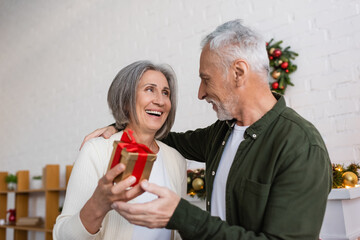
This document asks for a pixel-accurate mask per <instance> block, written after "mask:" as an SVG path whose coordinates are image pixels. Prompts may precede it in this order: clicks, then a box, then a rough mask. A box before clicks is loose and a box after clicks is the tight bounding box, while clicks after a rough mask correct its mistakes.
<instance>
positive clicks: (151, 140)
mask: <svg viewBox="0 0 360 240" xmlns="http://www.w3.org/2000/svg"><path fill="white" fill-rule="evenodd" d="M129 129H131V130H132V131H133V136H134V138H135V140H136V142H137V143H141V144H144V145H146V146H148V147H149V148H150V150H151V151H153V152H155V153H157V152H158V151H159V147H158V146H157V144H156V142H155V133H144V132H141V131H139V130H138V129H136V128H132V127H131V126H127V127H126V128H125V129H124V132H125V131H127V130H129Z"/></svg>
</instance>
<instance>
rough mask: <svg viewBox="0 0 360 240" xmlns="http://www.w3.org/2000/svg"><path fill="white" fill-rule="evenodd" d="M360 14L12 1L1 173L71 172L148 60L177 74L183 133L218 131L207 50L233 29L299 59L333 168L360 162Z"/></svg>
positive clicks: (2, 63)
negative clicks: (135, 67)
mask: <svg viewBox="0 0 360 240" xmlns="http://www.w3.org/2000/svg"><path fill="white" fill-rule="evenodd" d="M359 9H360V0H343V1H327V0H308V1H293V0H291V1H287V0H278V1H265V0H262V1H250V0H227V1H220V0H197V1H192V0H183V1H170V0H163V1H160V0H156V1H146V0H137V1H131V0H124V1H116V0H112V1H110V0H108V1H95V0H89V1H71V0H63V1H48V0H33V1H26V0H18V1H10V0H7V1H6V0H5V1H1V3H0V33H1V34H0V53H1V54H0V113H1V114H0V133H1V135H0V171H3V170H7V171H10V172H15V171H17V170H20V169H30V170H31V173H32V174H33V175H35V174H39V173H41V167H42V166H44V165H45V164H48V163H61V164H62V165H66V164H72V163H73V161H74V160H75V158H76V156H77V154H78V148H79V145H80V143H81V141H82V139H83V137H84V136H85V135H86V134H87V133H89V132H91V131H92V130H94V129H95V128H97V127H102V126H105V125H107V124H109V123H112V122H113V120H112V117H111V115H110V114H109V110H108V107H107V103H106V94H107V89H108V87H109V85H110V83H111V81H112V79H113V77H114V76H115V74H116V73H117V72H118V70H119V69H120V68H121V67H123V66H125V65H126V64H128V63H131V62H133V61H135V60H138V59H150V60H154V61H156V62H166V63H169V64H171V65H172V66H173V67H174V69H175V71H176V73H177V76H178V81H179V94H180V98H179V108H178V113H177V119H176V123H175V126H174V130H178V131H180V130H186V129H194V128H197V127H204V126H207V125H209V124H210V123H212V122H213V121H214V120H215V119H216V116H215V113H214V112H213V111H212V109H211V106H210V105H208V104H206V103H205V102H202V101H199V100H197V88H198V85H199V78H198V65H199V63H198V61H199V54H200V47H199V43H200V40H201V38H202V37H203V36H204V35H205V34H206V33H209V32H210V31H212V30H213V29H214V28H215V27H216V26H217V25H219V24H220V23H223V22H224V21H227V20H231V19H234V18H242V19H244V20H245V24H247V25H250V26H253V27H254V28H256V29H258V30H260V31H261V32H262V33H263V34H264V36H265V37H266V38H267V39H270V38H275V39H276V40H284V44H283V46H287V45H290V46H291V47H292V50H294V51H296V52H298V53H299V54H300V56H299V57H298V58H297V59H296V63H297V65H298V71H297V72H295V73H294V74H293V75H292V81H293V82H294V84H295V87H293V88H291V87H290V88H289V89H288V91H287V93H286V99H287V100H288V104H289V105H290V106H292V107H294V109H295V110H297V111H298V112H299V113H300V114H302V115H303V116H304V117H306V118H307V119H309V120H310V121H312V122H313V123H314V124H315V125H316V126H317V127H318V128H319V130H320V132H321V133H322V135H323V137H324V139H325V141H326V144H327V146H328V149H329V153H330V157H331V160H332V161H333V162H336V163H347V164H348V163H351V162H354V161H356V162H360V150H359V149H360V121H359V120H360V110H359V105H360V24H359V22H360V13H359V11H360V10H359Z"/></svg>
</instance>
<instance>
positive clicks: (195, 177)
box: [187, 169, 206, 199]
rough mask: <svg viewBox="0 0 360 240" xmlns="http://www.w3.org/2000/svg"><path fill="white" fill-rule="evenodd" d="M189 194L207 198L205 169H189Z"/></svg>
mask: <svg viewBox="0 0 360 240" xmlns="http://www.w3.org/2000/svg"><path fill="white" fill-rule="evenodd" d="M187 183H188V184H187V194H188V195H189V196H190V197H195V196H197V197H198V198H200V199H205V197H206V190H205V169H195V170H187Z"/></svg>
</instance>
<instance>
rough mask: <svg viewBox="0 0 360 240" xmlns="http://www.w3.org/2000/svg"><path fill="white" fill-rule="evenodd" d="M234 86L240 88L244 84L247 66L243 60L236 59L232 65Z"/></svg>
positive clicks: (247, 71)
mask: <svg viewBox="0 0 360 240" xmlns="http://www.w3.org/2000/svg"><path fill="white" fill-rule="evenodd" d="M233 71H234V74H235V82H236V86H237V87H240V86H242V85H243V84H245V82H246V79H247V77H246V76H247V75H248V73H249V64H248V63H247V62H246V61H245V60H243V59H236V60H235V61H234V64H233Z"/></svg>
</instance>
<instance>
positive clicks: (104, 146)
mask: <svg viewBox="0 0 360 240" xmlns="http://www.w3.org/2000/svg"><path fill="white" fill-rule="evenodd" d="M121 136H122V132H118V133H115V134H114V135H112V136H111V137H110V138H108V139H106V138H103V137H96V138H92V139H90V140H89V141H87V142H86V143H85V144H84V147H83V148H84V149H89V148H90V149H94V150H96V151H107V150H108V149H109V148H112V146H113V143H114V141H119V140H120V138H121Z"/></svg>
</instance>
